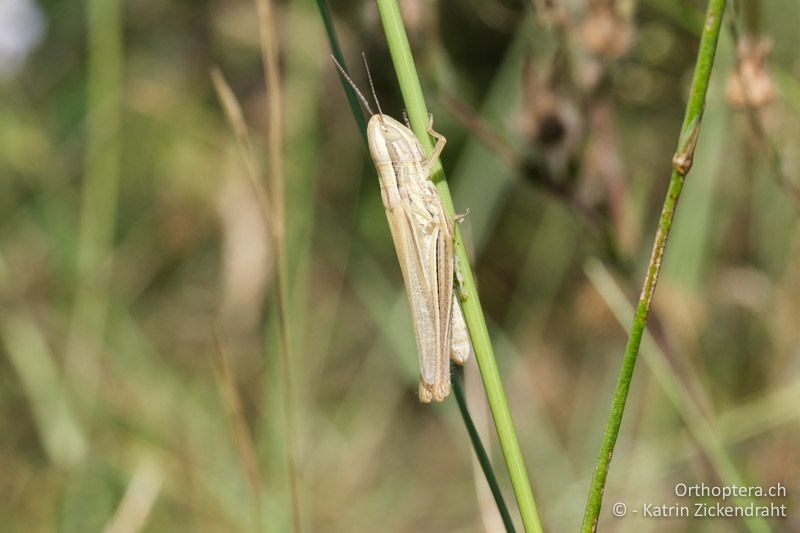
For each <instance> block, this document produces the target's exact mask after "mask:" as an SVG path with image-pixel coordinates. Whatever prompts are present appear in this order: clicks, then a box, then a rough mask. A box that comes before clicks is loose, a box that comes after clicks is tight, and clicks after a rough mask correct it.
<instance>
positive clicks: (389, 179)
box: [334, 58, 470, 403]
mask: <svg viewBox="0 0 800 533" xmlns="http://www.w3.org/2000/svg"><path fill="white" fill-rule="evenodd" d="M334 62H335V63H336V66H337V67H338V69H339V71H340V72H341V73H342V75H343V76H344V78H345V79H346V80H347V82H348V83H349V84H350V86H351V87H352V88H353V90H354V91H355V92H356V94H357V95H358V97H359V98H360V99H361V102H362V103H363V104H364V107H366V108H367V111H368V112H369V114H370V115H371V118H370V120H369V124H368V125H367V139H368V141H369V151H370V155H371V156H372V161H373V162H374V163H375V168H376V169H377V170H378V179H379V181H380V187H381V198H382V199H383V207H384V208H385V209H386V218H387V219H388V220H389V229H390V231H391V234H392V239H393V240H394V247H395V250H396V251H397V258H398V260H399V261H400V269H401V270H402V273H403V281H404V282H405V286H406V294H407V295H408V303H409V305H410V306H411V318H412V322H413V324H414V332H415V333H416V338H417V350H418V352H419V368H420V374H419V376H420V379H419V399H420V401H421V402H423V403H429V402H430V401H431V400H435V401H437V402H440V401H442V400H444V399H445V398H446V397H447V395H448V394H450V360H452V361H453V362H455V363H458V364H461V363H463V362H464V361H465V360H466V359H467V357H469V352H470V343H469V335H468V333H467V326H466V324H465V322H464V315H463V314H462V312H461V307H460V305H459V304H458V301H457V294H456V291H455V289H454V287H453V281H454V278H455V277H457V276H456V266H457V265H456V264H455V259H454V257H455V256H454V254H453V233H454V224H455V219H454V218H452V217H448V216H447V215H446V213H445V210H444V208H443V207H442V202H441V200H440V199H439V195H438V194H437V192H436V186H435V185H434V184H433V182H432V181H431V179H430V177H431V167H432V165H433V164H434V162H435V161H436V159H437V158H438V157H439V154H441V152H442V148H444V144H445V138H444V136H442V135H440V134H438V133H436V132H435V131H433V116H431V119H430V124H429V126H428V133H430V134H431V136H432V137H434V138H435V139H436V146H435V148H434V149H433V153H432V154H431V156H430V158H426V157H425V152H424V151H423V150H422V145H420V142H419V140H418V139H417V138H416V136H414V133H413V132H412V131H411V129H410V128H409V127H407V126H404V125H403V124H401V123H400V122H398V121H397V120H395V119H393V118H392V117H390V116H387V115H384V114H383V112H382V111H381V108H380V103H378V98H377V96H376V95H375V87H374V86H373V85H372V79H371V76H369V68H368V67H367V76H369V77H370V79H369V83H370V87H371V88H372V95H373V97H374V98H375V103H376V104H377V106H378V114H374V113H373V112H372V109H371V108H370V106H369V103H368V102H367V99H366V98H364V95H363V94H361V92H360V91H359V90H358V88H357V87H356V85H355V83H354V82H353V80H352V79H351V78H350V76H348V75H347V72H345V70H344V68H342V66H341V65H339V63H338V62H337V61H336V59H335V58H334ZM364 63H365V65H366V60H365V62H364Z"/></svg>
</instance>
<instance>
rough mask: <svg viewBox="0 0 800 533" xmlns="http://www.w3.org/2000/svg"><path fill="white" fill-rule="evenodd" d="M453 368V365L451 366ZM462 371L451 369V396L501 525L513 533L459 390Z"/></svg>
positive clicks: (489, 462)
mask: <svg viewBox="0 0 800 533" xmlns="http://www.w3.org/2000/svg"><path fill="white" fill-rule="evenodd" d="M452 366H454V365H452ZM463 372H464V371H463V369H460V368H458V369H455V368H454V369H453V372H452V375H453V394H454V395H455V397H456V403H458V410H459V411H460V412H461V418H463V419H464V426H466V428H467V433H468V434H469V439H470V441H472V447H473V448H474V449H475V457H477V459H478V463H479V464H480V465H481V470H482V471H483V475H484V476H485V477H486V483H488V484H489V490H491V491H492V496H493V497H494V502H495V504H497V511H498V512H499V513H500V518H502V519H503V525H504V526H505V528H506V532H507V533H514V532H515V531H516V530H515V529H514V522H513V521H512V520H511V515H510V514H509V512H508V507H507V506H506V502H505V500H504V499H503V491H501V490H500V485H499V484H498V483H497V478H496V477H495V475H494V470H493V469H492V462H491V461H490V460H489V455H488V454H487V453H486V448H484V447H483V443H482V442H481V436H480V435H479V434H478V428H476V427H475V424H474V423H473V422H472V416H470V414H469V407H468V406H467V398H466V396H465V395H464V389H462V388H461V378H462V376H461V375H462V374H463Z"/></svg>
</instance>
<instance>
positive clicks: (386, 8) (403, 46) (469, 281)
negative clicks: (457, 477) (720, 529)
mask: <svg viewBox="0 0 800 533" xmlns="http://www.w3.org/2000/svg"><path fill="white" fill-rule="evenodd" d="M376 2H377V5H378V12H379V14H380V17H381V21H382V23H383V30H384V33H385V34H386V41H387V43H388V45H389V52H390V54H391V56H392V62H393V63H394V69H395V73H396V74H397V80H398V82H399V84H400V90H401V92H402V94H403V101H404V102H405V105H406V110H407V111H408V117H409V122H410V123H411V129H412V130H413V131H414V133H415V134H416V136H417V138H418V139H419V140H420V142H421V143H422V147H423V149H424V150H425V152H426V153H427V154H428V155H430V153H431V152H432V151H433V143H432V141H431V138H430V135H429V134H428V109H427V107H426V105H425V99H424V98H423V96H422V87H421V86H420V83H419V77H418V76H417V71H416V68H415V66H414V59H413V57H412V55H411V47H410V45H409V43H408V36H407V35H406V31H405V28H404V26H403V20H402V18H401V16H400V9H399V7H398V5H397V1H396V0H376ZM431 179H432V180H433V182H434V183H435V184H436V187H437V189H438V190H439V196H440V197H441V199H442V204H443V205H444V209H445V211H446V212H447V215H448V216H450V217H454V216H455V210H454V208H453V200H452V198H451V196H450V189H449V188H448V187H447V181H445V179H444V171H443V170H442V165H441V163H440V162H438V161H437V162H436V164H435V165H434V167H433V168H432V169H431ZM454 240H455V252H456V256H457V257H458V259H459V264H460V268H461V274H462V275H463V287H464V289H465V293H466V294H462V297H461V308H462V310H463V312H464V319H465V321H466V323H467V329H468V330H469V334H470V339H471V340H472V347H473V350H474V351H475V359H476V361H477V363H478V368H479V369H480V372H481V378H482V379H483V385H484V389H485V390H486V399H487V400H488V403H489V409H490V410H491V412H492V418H493V419H494V425H495V428H496V429H497V437H498V440H499V441H500V447H501V449H502V450H503V457H504V459H505V462H506V466H507V467H508V473H509V477H510V479H511V486H512V487H513V489H514V495H515V497H516V500H517V506H518V507H519V511H520V516H521V518H522V524H523V526H524V527H525V531H527V532H528V533H539V532H541V531H542V525H541V521H540V520H539V513H538V511H537V509H536V503H535V500H534V498H533V491H532V489H531V485H530V482H529V481H528V474H527V471H526V470H525V462H524V460H523V458H522V452H521V450H520V447H519V442H518V440H517V433H516V430H515V428H514V422H513V421H512V419H511V412H510V411H509V408H508V400H506V394H505V391H504V389H503V382H502V380H501V379H500V371H499V370H498V368H497V361H495V358H494V351H493V349H492V344H491V341H490V339H489V330H488V328H487V326H486V319H485V318H484V316H483V310H482V309H481V304H480V300H479V298H478V291H477V289H476V288H475V281H474V279H473V275H472V270H471V269H470V268H469V264H470V263H469V257H468V256H467V251H466V248H465V247H464V241H463V240H462V238H461V232H460V230H459V228H458V225H456V228H455V236H454Z"/></svg>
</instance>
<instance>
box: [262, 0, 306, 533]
mask: <svg viewBox="0 0 800 533" xmlns="http://www.w3.org/2000/svg"><path fill="white" fill-rule="evenodd" d="M255 4H256V11H257V14H258V19H259V35H260V40H261V57H262V61H263V66H264V82H265V88H266V90H267V109H268V123H267V152H268V156H269V169H268V176H269V202H270V203H269V209H270V213H269V217H268V220H271V221H272V224H271V225H270V230H271V231H270V233H271V237H272V242H273V246H274V247H275V262H274V264H273V269H274V276H275V287H274V290H275V310H276V315H277V319H278V320H277V322H278V340H279V344H280V350H279V351H280V363H281V380H282V381H283V411H284V412H283V429H284V444H285V447H286V449H285V453H286V467H287V476H288V482H289V487H288V488H289V500H290V503H291V507H292V531H294V533H301V532H302V531H303V523H302V509H301V502H300V492H301V491H300V472H299V470H298V466H297V453H298V452H297V449H298V445H297V442H298V438H297V418H296V415H297V409H296V407H295V404H294V400H295V396H294V388H293V383H292V367H291V364H292V361H293V356H292V348H293V346H294V345H293V335H292V331H291V310H290V308H289V306H290V305H291V299H290V295H289V285H290V282H289V280H288V278H287V275H288V273H289V268H288V265H289V262H288V258H287V248H286V227H285V225H286V216H285V208H286V195H285V182H284V180H285V175H284V159H283V158H284V152H283V145H284V142H283V135H284V125H283V89H282V80H281V72H280V66H279V50H278V47H279V45H278V40H277V36H276V28H277V22H276V19H275V11H274V6H273V0H255Z"/></svg>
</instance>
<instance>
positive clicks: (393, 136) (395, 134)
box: [382, 127, 403, 142]
mask: <svg viewBox="0 0 800 533" xmlns="http://www.w3.org/2000/svg"><path fill="white" fill-rule="evenodd" d="M382 129H383V134H384V136H385V137H386V140H387V141H389V142H397V141H400V140H402V139H403V136H402V135H400V132H399V131H397V130H396V129H394V128H386V127H384V128H382Z"/></svg>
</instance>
